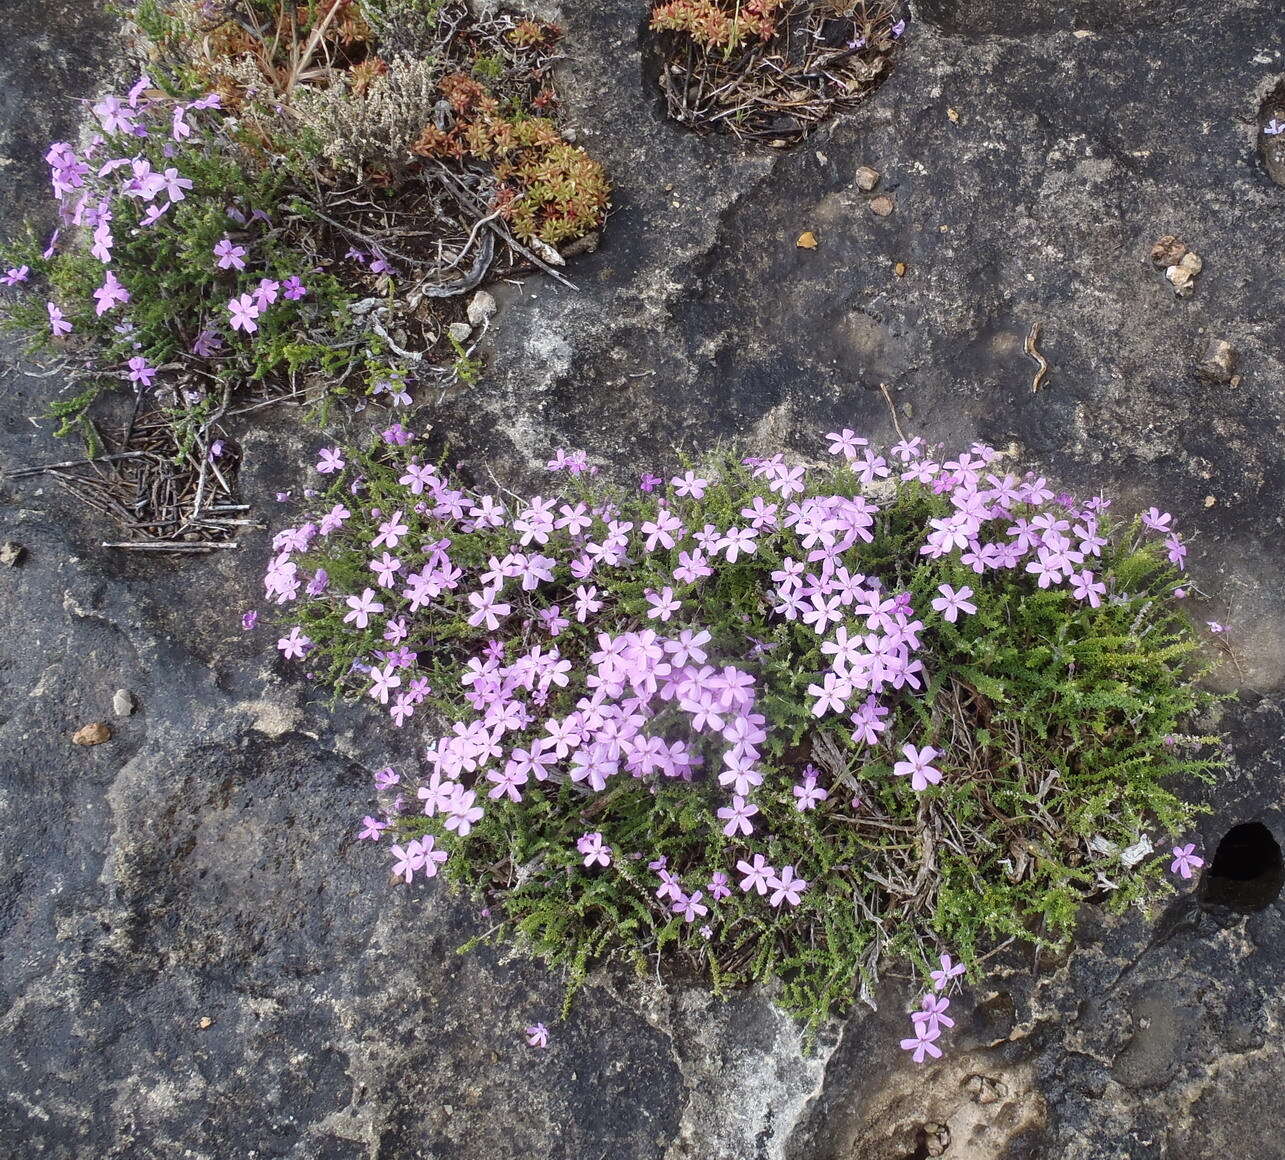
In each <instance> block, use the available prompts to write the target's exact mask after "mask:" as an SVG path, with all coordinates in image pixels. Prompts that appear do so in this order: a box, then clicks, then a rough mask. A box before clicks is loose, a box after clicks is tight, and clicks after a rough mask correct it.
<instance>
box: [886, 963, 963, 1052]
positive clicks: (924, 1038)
mask: <svg viewBox="0 0 1285 1160" xmlns="http://www.w3.org/2000/svg"><path fill="white" fill-rule="evenodd" d="M963 973H964V964H963V963H952V962H951V959H950V955H942V956H941V968H940V969H939V970H936V971H933V972H932V981H933V989H932V990H931V991H929V992H928V993H927V994H926V995H924V996H923V997H922V998H921V999H920V1003H919V1008H920V1009H919V1010H918V1011H916V1012H914V1013H913V1014H912V1015H911V1016H910V1022H911V1025H912V1027H913V1028H914V1035H913V1036H912V1037H911V1038H909V1039H903V1040H902V1041H901V1049H902V1050H903V1051H909V1052H910V1053H911V1054H910V1057H911V1059H913V1060H914V1061H915V1062H916V1063H923V1061H924V1059H925V1058H926V1057H929V1056H931V1057H932V1058H933V1059H940V1058H941V1048H940V1047H938V1046H937V1040H939V1039H940V1038H941V1029H942V1028H943V1027H954V1026H955V1021H954V1019H952V1018H951V1017H950V1016H949V1015H947V1014H946V1010H947V1008H948V1007H949V1006H950V1000H949V999H947V998H946V996H945V995H942V994H940V992H942V991H944V990H945V989H946V987H947V986H948V985H949V984H950V981H951V979H953V978H955V977H956V976H958V975H962V974H963Z"/></svg>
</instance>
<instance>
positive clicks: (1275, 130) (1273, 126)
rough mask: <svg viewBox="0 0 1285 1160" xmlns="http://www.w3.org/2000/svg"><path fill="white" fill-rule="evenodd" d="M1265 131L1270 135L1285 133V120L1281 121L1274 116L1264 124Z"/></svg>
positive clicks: (1275, 135)
mask: <svg viewBox="0 0 1285 1160" xmlns="http://www.w3.org/2000/svg"><path fill="white" fill-rule="evenodd" d="M1263 133H1264V134H1265V135H1266V136H1268V137H1279V136H1280V135H1281V134H1282V133H1285V121H1279V120H1277V119H1276V118H1275V117H1273V118H1272V119H1271V120H1270V121H1268V122H1267V124H1266V125H1264V126H1263Z"/></svg>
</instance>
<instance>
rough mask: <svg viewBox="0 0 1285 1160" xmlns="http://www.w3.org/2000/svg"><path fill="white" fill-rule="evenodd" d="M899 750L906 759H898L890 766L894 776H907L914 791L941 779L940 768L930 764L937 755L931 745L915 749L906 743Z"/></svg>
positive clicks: (925, 787) (934, 783)
mask: <svg viewBox="0 0 1285 1160" xmlns="http://www.w3.org/2000/svg"><path fill="white" fill-rule="evenodd" d="M901 752H902V753H903V754H904V755H905V758H906V760H905V761H899V762H897V763H896V765H894V766H893V767H892V772H893V776H894V777H909V778H910V788H911V789H913V790H915V791H919V790H924V789H927V788H928V786H929V785H936V784H937V783H938V782H939V781H941V770H939V769H936V768H934V767H933V765H932V764H931V763H932V760H933V758H935V757H936V756H937V750H935V749H934V748H933V747H932V746H931V745H925V746H924V747H923V748H922V749H916V748H915V747H914V746H913V745H909V744H907V745H903V746H902V747H901Z"/></svg>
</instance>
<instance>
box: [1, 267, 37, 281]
mask: <svg viewBox="0 0 1285 1160" xmlns="http://www.w3.org/2000/svg"><path fill="white" fill-rule="evenodd" d="M30 273H31V268H30V267H29V266H10V267H9V269H7V270H6V271H5V272H4V277H3V278H2V279H0V281H3V282H4V284H5V285H6V286H16V285H18V283H19V282H25V281H26V280H27V275H28V274H30Z"/></svg>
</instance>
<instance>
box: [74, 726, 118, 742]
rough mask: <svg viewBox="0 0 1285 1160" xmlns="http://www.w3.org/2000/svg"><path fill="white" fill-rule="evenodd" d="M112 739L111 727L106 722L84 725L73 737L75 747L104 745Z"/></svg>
mask: <svg viewBox="0 0 1285 1160" xmlns="http://www.w3.org/2000/svg"><path fill="white" fill-rule="evenodd" d="M111 739H112V729H111V726H110V725H108V724H107V722H105V721H93V722H91V723H90V724H88V725H82V726H81V727H80V728H79V729H77V730H76V732H75V733H73V734H72V735H71V743H72V744H73V745H85V746H89V745H102V744H104V743H105V742H108V741H110V740H111Z"/></svg>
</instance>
